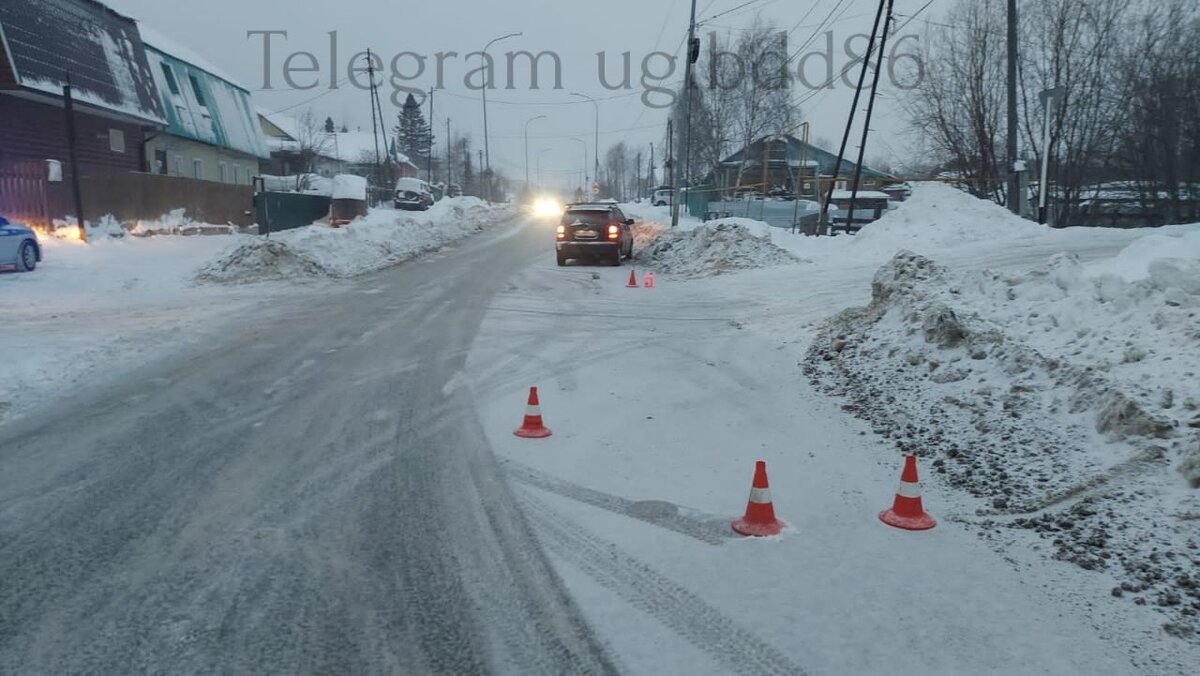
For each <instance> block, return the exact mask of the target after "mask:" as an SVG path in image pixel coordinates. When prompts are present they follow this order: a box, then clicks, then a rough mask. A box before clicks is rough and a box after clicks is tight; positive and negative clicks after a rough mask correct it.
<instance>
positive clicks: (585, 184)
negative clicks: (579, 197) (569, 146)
mask: <svg viewBox="0 0 1200 676" xmlns="http://www.w3.org/2000/svg"><path fill="white" fill-rule="evenodd" d="M570 138H571V140H572V141H575V142H576V143H578V144H579V145H581V146H583V190H584V192H585V193H586V192H587V190H588V173H587V164H588V162H587V143H585V142H584V140H583V139H581V138H579V137H578V136H572V137H570Z"/></svg>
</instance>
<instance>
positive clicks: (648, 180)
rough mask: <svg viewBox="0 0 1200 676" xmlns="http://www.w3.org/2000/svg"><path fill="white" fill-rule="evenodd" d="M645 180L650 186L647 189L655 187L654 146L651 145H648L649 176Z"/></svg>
mask: <svg viewBox="0 0 1200 676" xmlns="http://www.w3.org/2000/svg"><path fill="white" fill-rule="evenodd" d="M646 179H647V180H646V182H647V183H649V184H650V186H649V187H651V188H653V187H655V186H654V144H653V143H651V144H650V175H649V176H647V177H646ZM651 197H654V196H653V195H651Z"/></svg>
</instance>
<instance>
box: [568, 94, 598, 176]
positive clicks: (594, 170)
mask: <svg viewBox="0 0 1200 676" xmlns="http://www.w3.org/2000/svg"><path fill="white" fill-rule="evenodd" d="M571 96H578V97H579V98H581V99H587V100H588V101H591V102H592V106H593V107H594V108H595V109H596V145H595V146H594V147H595V154H594V156H593V160H592V161H593V162H594V165H595V166H594V167H593V168H592V173H593V174H594V176H593V178H594V179H595V180H600V104H599V103H598V102H597V101H596V99H593V98H592V97H590V96H588V95H587V94H580V93H579V92H571ZM584 180H585V181H586V180H587V179H584Z"/></svg>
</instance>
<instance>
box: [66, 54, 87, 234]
mask: <svg viewBox="0 0 1200 676" xmlns="http://www.w3.org/2000/svg"><path fill="white" fill-rule="evenodd" d="M66 78H67V84H65V85H63V102H64V104H65V108H66V113H67V159H68V160H69V161H70V162H71V197H72V198H73V199H74V200H75V227H76V228H78V229H79V241H81V242H86V241H88V236H87V228H86V227H84V224H83V193H82V192H81V191H80V189H79V153H78V151H77V150H76V148H75V97H74V96H73V95H72V93H71V74H70V73H67V74H66Z"/></svg>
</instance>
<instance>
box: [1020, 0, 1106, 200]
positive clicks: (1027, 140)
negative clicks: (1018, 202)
mask: <svg viewBox="0 0 1200 676" xmlns="http://www.w3.org/2000/svg"><path fill="white" fill-rule="evenodd" d="M1128 6H1129V3H1128V1H1127V0H1089V1H1088V2H1086V3H1085V2H1079V0H1042V1H1041V2H1036V3H1027V5H1026V6H1025V7H1024V12H1023V14H1022V33H1023V35H1024V38H1025V39H1024V41H1023V45H1022V49H1021V54H1020V56H1021V61H1020V63H1021V82H1020V88H1019V91H1020V92H1021V110H1022V112H1023V115H1022V121H1023V125H1022V132H1023V136H1024V139H1023V144H1024V146H1025V147H1026V148H1027V149H1029V152H1028V153H1027V155H1028V156H1036V158H1037V159H1038V161H1039V162H1040V161H1041V156H1042V154H1043V152H1048V153H1049V155H1050V157H1051V158H1053V160H1054V165H1055V168H1056V169H1055V172H1054V179H1055V180H1054V184H1055V186H1056V190H1055V197H1056V199H1055V201H1056V203H1057V204H1058V205H1059V220H1060V222H1063V223H1073V222H1076V217H1077V211H1078V207H1079V203H1080V197H1081V193H1082V192H1083V191H1084V189H1085V186H1087V185H1088V184H1091V183H1095V182H1097V181H1099V180H1101V179H1103V178H1104V177H1105V176H1107V175H1111V173H1112V168H1113V163H1114V160H1115V159H1116V158H1115V155H1114V153H1113V147H1114V142H1115V132H1116V129H1117V123H1118V121H1119V119H1120V118H1121V117H1122V108H1123V106H1124V102H1123V101H1121V100H1120V97H1118V96H1114V93H1115V89H1114V87H1113V84H1114V82H1115V73H1116V72H1117V63H1118V59H1119V53H1120V38H1121V37H1122V36H1123V35H1124V31H1123V28H1124V27H1125V25H1126V22H1125V17H1126V14H1127V7H1128ZM1051 87H1057V88H1059V90H1060V96H1059V97H1058V98H1057V99H1055V102H1054V106H1055V108H1054V110H1052V111H1051V120H1052V122H1051V126H1050V147H1049V149H1043V148H1042V147H1041V146H1042V144H1043V139H1042V135H1043V126H1044V123H1043V116H1042V114H1041V113H1042V108H1041V105H1040V104H1039V101H1038V94H1039V92H1041V91H1042V90H1044V89H1049V88H1051ZM1048 188H1049V186H1047V189H1048Z"/></svg>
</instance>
